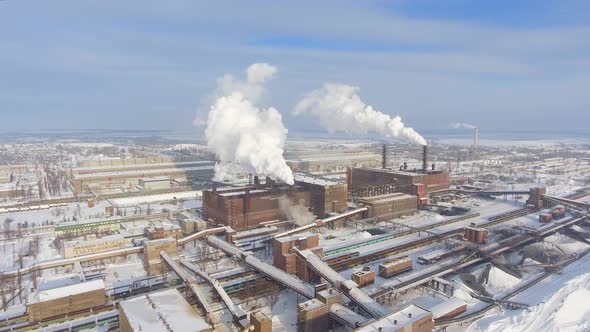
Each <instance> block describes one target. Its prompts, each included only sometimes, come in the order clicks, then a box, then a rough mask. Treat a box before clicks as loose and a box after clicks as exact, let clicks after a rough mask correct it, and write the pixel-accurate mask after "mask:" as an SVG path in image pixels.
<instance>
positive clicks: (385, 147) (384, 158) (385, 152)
mask: <svg viewBox="0 0 590 332" xmlns="http://www.w3.org/2000/svg"><path fill="white" fill-rule="evenodd" d="M381 154H382V158H383V160H382V164H381V167H382V168H383V169H386V168H387V146H386V145H385V143H383V151H382V153H381Z"/></svg>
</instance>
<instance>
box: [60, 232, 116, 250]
mask: <svg viewBox="0 0 590 332" xmlns="http://www.w3.org/2000/svg"><path fill="white" fill-rule="evenodd" d="M124 239H125V238H124V237H123V236H122V235H120V234H113V235H107V236H103V237H101V238H96V239H90V240H72V241H64V247H68V248H69V247H76V246H79V245H84V246H90V245H94V244H97V243H104V242H108V241H121V240H124Z"/></svg>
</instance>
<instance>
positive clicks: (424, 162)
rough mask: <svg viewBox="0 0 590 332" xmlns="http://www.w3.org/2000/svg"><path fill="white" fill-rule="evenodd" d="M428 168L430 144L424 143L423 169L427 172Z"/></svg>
mask: <svg viewBox="0 0 590 332" xmlns="http://www.w3.org/2000/svg"><path fill="white" fill-rule="evenodd" d="M427 169H428V146H427V145H424V146H423V147H422V170H423V171H424V173H426V170H427Z"/></svg>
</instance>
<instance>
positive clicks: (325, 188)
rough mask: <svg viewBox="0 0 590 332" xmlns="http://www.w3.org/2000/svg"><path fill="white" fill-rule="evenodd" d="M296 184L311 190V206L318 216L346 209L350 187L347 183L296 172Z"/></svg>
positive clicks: (322, 216) (321, 216)
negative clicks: (348, 187)
mask: <svg viewBox="0 0 590 332" xmlns="http://www.w3.org/2000/svg"><path fill="white" fill-rule="evenodd" d="M293 176H294V177H295V185H297V186H300V187H302V188H304V189H305V190H307V191H309V199H310V202H309V204H310V208H311V211H312V212H313V214H315V215H316V216H317V217H318V218H324V217H325V216H326V215H328V214H330V213H340V212H343V211H345V210H346V206H347V196H348V189H347V185H346V184H345V183H339V182H336V181H332V180H328V179H323V178H320V177H315V176H311V175H306V174H301V173H295V174H293Z"/></svg>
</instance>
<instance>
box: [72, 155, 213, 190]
mask: <svg viewBox="0 0 590 332" xmlns="http://www.w3.org/2000/svg"><path fill="white" fill-rule="evenodd" d="M213 164H214V162H213V161H208V160H185V159H177V158H135V159H116V160H107V161H87V162H85V163H83V166H81V167H78V168H74V169H73V170H72V174H71V177H72V185H73V187H74V190H75V191H76V192H77V193H83V192H87V191H92V192H94V193H96V194H100V193H102V192H105V191H108V190H109V189H117V188H125V189H133V188H135V187H139V188H140V189H143V190H161V189H170V186H171V185H172V182H173V181H178V182H183V181H185V180H186V179H195V178H196V179H206V180H208V179H211V178H212V177H213Z"/></svg>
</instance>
